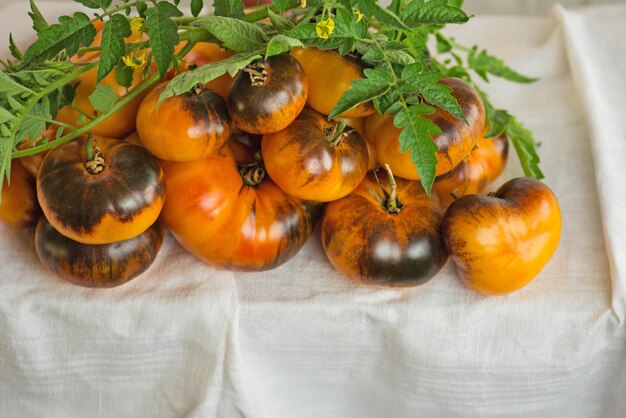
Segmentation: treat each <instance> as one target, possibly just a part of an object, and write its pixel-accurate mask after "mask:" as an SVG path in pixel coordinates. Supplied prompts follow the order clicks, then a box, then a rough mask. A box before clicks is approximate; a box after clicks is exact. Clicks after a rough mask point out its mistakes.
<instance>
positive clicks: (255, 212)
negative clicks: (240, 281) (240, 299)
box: [162, 142, 320, 271]
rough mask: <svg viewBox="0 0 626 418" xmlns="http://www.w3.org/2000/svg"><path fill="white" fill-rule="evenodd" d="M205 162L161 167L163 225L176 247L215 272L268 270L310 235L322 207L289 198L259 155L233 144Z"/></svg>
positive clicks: (242, 144)
mask: <svg viewBox="0 0 626 418" xmlns="http://www.w3.org/2000/svg"><path fill="white" fill-rule="evenodd" d="M232 146H233V148H234V151H232V150H231V149H230V145H229V146H228V147H225V148H224V149H222V150H221V151H220V152H219V153H217V154H214V155H211V156H210V157H208V158H206V159H204V160H198V161H191V162H171V163H168V164H166V165H165V166H164V167H163V170H164V171H165V177H166V179H167V187H168V198H167V201H166V202H165V205H164V207H163V213H162V220H163V222H164V223H165V225H166V226H167V228H168V229H169V230H170V231H171V232H172V233H173V234H174V237H175V238H176V239H177V240H178V242H179V243H180V244H181V245H182V246H183V247H184V248H185V249H187V251H189V252H190V253H191V254H193V255H195V256H196V257H197V258H199V259H200V260H202V261H204V262H205V263H207V264H210V265H212V266H214V267H217V268H222V269H229V270H243V271H261V270H268V269H271V268H274V267H277V266H278V265H280V264H282V263H284V262H285V261H287V260H289V259H290V258H291V257H293V256H294V255H295V254H296V253H297V252H298V250H299V249H300V248H301V247H302V246H303V245H304V243H305V242H306V240H307V239H308V238H309V236H310V235H311V232H312V231H313V227H314V225H315V223H316V220H317V217H318V212H319V210H320V206H319V204H316V203H313V202H307V201H303V200H300V199H298V198H295V197H292V196H289V195H287V194H286V193H285V192H283V191H282V190H281V189H280V188H278V186H276V185H275V184H274V182H273V181H272V180H271V179H270V178H269V177H268V176H266V174H265V170H264V168H263V163H262V161H261V160H260V153H258V152H257V153H255V155H254V157H253V153H252V152H249V151H248V152H247V151H246V146H245V144H244V143H242V142H236V143H233V145H232Z"/></svg>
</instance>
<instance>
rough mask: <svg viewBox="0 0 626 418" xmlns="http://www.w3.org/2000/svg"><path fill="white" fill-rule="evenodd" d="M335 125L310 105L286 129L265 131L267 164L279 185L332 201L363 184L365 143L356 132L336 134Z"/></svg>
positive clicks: (303, 196) (263, 146)
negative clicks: (268, 132)
mask: <svg viewBox="0 0 626 418" xmlns="http://www.w3.org/2000/svg"><path fill="white" fill-rule="evenodd" d="M336 126H337V124H336V123H332V122H329V121H328V120H327V119H326V118H325V117H324V116H323V115H321V114H320V113H318V112H316V111H314V110H313V109H308V108H307V109H305V110H304V111H302V113H301V114H300V115H299V116H298V118H297V119H296V120H295V121H294V122H293V123H292V124H291V125H289V127H287V128H286V129H283V130H282V131H280V132H276V133H273V134H268V135H263V139H262V141H261V149H262V151H263V157H264V158H265V167H266V168H267V172H268V173H269V175H270V177H271V178H272V179H273V180H274V181H275V182H276V184H277V185H278V186H279V187H280V188H281V189H283V190H284V191H285V192H286V193H289V194H290V195H292V196H296V197H299V198H301V199H307V200H316V201H319V202H329V201H331V200H335V199H339V198H341V197H343V196H346V195H347V194H348V193H350V192H351V191H352V190H354V189H355V188H356V187H357V186H358V185H359V183H360V182H361V180H363V178H364V177H365V174H366V173H367V163H368V154H367V145H366V144H365V141H364V140H363V138H361V135H359V133H358V132H356V131H355V130H352V129H350V130H348V131H347V132H344V133H341V132H336Z"/></svg>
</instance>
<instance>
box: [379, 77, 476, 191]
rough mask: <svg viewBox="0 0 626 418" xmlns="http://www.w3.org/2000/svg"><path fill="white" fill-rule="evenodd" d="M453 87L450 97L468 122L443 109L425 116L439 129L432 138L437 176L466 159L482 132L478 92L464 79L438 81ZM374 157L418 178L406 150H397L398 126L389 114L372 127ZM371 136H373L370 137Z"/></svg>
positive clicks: (395, 172) (403, 173)
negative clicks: (455, 101) (457, 103)
mask: <svg viewBox="0 0 626 418" xmlns="http://www.w3.org/2000/svg"><path fill="white" fill-rule="evenodd" d="M439 82H440V83H441V84H445V85H447V86H449V87H451V88H452V96H454V98H456V100H457V101H458V102H459V105H460V106H461V110H463V114H464V115H465V118H466V120H467V124H466V123H465V122H463V121H461V120H458V119H456V118H455V117H454V116H452V115H451V114H449V113H448V112H446V111H445V110H441V109H439V108H438V109H437V110H436V111H435V112H434V113H433V114H431V115H426V116H424V118H425V119H429V120H431V121H432V122H433V123H434V124H436V125H437V126H439V128H441V131H442V133H441V134H440V135H438V136H436V137H435V138H433V140H434V141H435V143H436V144H437V147H438V148H439V150H438V151H437V176H440V175H442V174H445V173H447V172H448V171H450V170H452V169H453V168H454V167H456V166H457V164H459V163H460V162H461V161H462V160H463V159H465V158H466V157H467V156H468V155H469V154H470V153H471V152H472V149H473V148H474V146H475V145H476V142H478V140H479V139H480V138H482V135H483V133H484V129H485V108H484V106H483V103H482V101H481V100H480V97H479V96H478V94H477V93H476V92H475V91H474V89H473V88H472V87H471V86H470V85H469V84H467V83H466V82H465V81H463V80H460V79H458V78H444V79H441V80H440V81H439ZM373 130H374V131H375V132H374V135H375V138H373V140H374V142H375V147H376V156H377V158H378V162H380V163H381V164H385V163H387V164H389V165H390V166H391V168H392V170H393V172H394V174H396V175H397V176H399V177H402V178H406V179H410V180H419V174H418V173H417V169H416V168H415V166H414V165H413V162H412V160H411V155H410V153H409V152H405V153H402V152H400V142H399V141H398V136H399V135H400V132H401V131H400V129H398V128H396V127H395V126H394V125H393V118H392V117H389V116H387V117H385V121H384V122H382V123H381V125H380V126H378V129H375V128H373ZM370 139H372V138H370Z"/></svg>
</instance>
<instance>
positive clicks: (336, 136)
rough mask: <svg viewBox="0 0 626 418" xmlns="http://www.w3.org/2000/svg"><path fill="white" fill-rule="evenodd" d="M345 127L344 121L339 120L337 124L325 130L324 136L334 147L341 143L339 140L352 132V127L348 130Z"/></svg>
mask: <svg viewBox="0 0 626 418" xmlns="http://www.w3.org/2000/svg"><path fill="white" fill-rule="evenodd" d="M345 129H346V123H345V122H344V121H342V120H340V121H339V122H337V124H336V125H335V126H334V127H333V128H332V129H329V130H328V131H327V132H326V136H327V137H328V138H329V139H328V141H329V142H330V143H331V144H332V145H333V146H335V147H336V146H339V144H341V140H342V139H343V138H344V137H346V136H348V135H350V134H351V133H352V132H353V130H352V129H350V130H348V131H346V130H345Z"/></svg>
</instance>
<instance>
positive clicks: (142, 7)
mask: <svg viewBox="0 0 626 418" xmlns="http://www.w3.org/2000/svg"><path fill="white" fill-rule="evenodd" d="M135 8H136V9H137V13H139V16H141V17H143V18H145V17H146V10H148V5H147V4H146V3H145V2H144V1H141V0H140V1H138V2H137V4H136V5H135Z"/></svg>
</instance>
